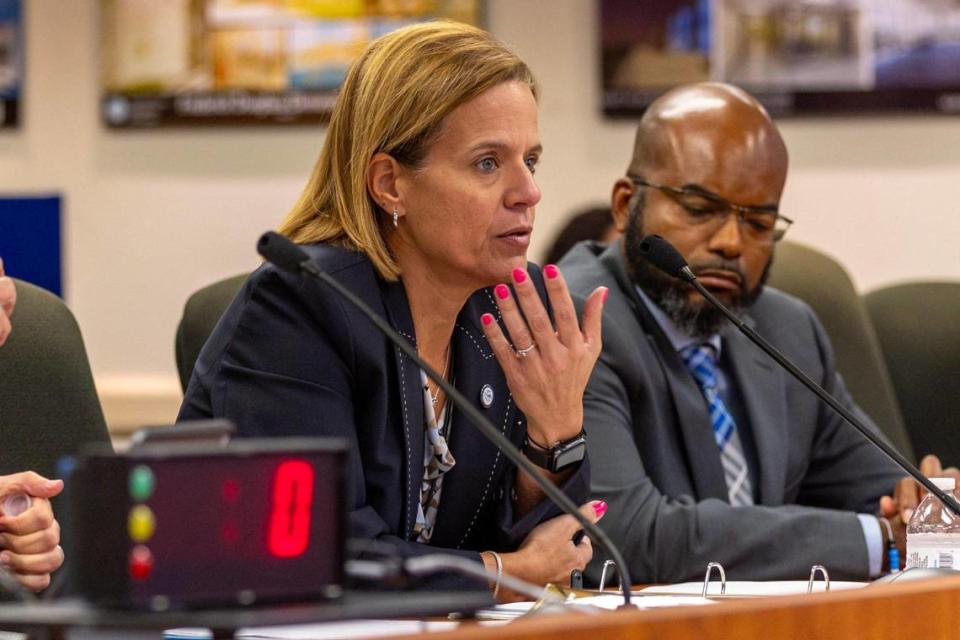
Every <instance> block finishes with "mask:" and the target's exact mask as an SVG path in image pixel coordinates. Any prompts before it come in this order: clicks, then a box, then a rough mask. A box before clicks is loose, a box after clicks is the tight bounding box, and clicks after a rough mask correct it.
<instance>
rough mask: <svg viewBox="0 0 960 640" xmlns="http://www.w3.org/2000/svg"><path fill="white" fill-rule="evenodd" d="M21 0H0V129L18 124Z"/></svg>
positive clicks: (20, 86)
mask: <svg viewBox="0 0 960 640" xmlns="http://www.w3.org/2000/svg"><path fill="white" fill-rule="evenodd" d="M22 10H23V8H22V6H21V0H0V128H4V129H8V128H13V127H18V126H19V125H20V96H21V93H22V91H23V57H24V49H25V48H24V42H23V13H22Z"/></svg>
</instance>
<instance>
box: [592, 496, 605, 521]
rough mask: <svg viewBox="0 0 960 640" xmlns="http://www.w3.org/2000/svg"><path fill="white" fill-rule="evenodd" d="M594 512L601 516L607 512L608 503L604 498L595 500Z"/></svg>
mask: <svg viewBox="0 0 960 640" xmlns="http://www.w3.org/2000/svg"><path fill="white" fill-rule="evenodd" d="M593 512H594V513H595V514H597V517H598V518H599V517H600V516H602V515H603V514H605V513H606V512H607V503H606V502H604V501H603V500H599V501H597V502H594V503H593Z"/></svg>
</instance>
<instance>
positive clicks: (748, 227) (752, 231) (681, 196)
mask: <svg viewBox="0 0 960 640" xmlns="http://www.w3.org/2000/svg"><path fill="white" fill-rule="evenodd" d="M627 177H628V178H630V180H631V181H633V183H634V184H636V185H639V186H641V187H650V188H651V189H656V190H658V191H660V192H662V193H664V194H665V195H667V196H669V197H670V198H671V199H673V200H674V201H675V202H676V203H677V204H679V205H680V206H681V207H682V208H683V210H684V211H685V212H686V213H687V216H688V219H689V220H688V221H689V222H690V223H691V224H695V225H700V224H708V223H710V224H713V225H716V227H717V228H719V227H720V225H722V224H723V221H724V220H726V219H727V214H728V213H730V212H731V211H733V212H734V213H736V214H737V221H738V222H739V223H740V228H741V229H743V230H744V231H745V232H746V233H747V235H748V236H749V237H750V238H752V239H754V240H757V241H758V242H777V241H778V240H780V239H781V238H783V236H784V235H785V234H786V233H787V229H789V228H790V225H792V224H793V220H791V219H790V218H788V217H786V216H783V215H780V213H779V212H778V211H777V207H776V206H775V205H768V206H760V207H751V206H745V205H740V204H734V203H732V202H730V201H729V200H725V199H724V198H721V197H720V196H718V195H716V194H715V193H710V192H709V191H705V190H703V189H698V188H697V187H670V186H667V185H663V184H656V183H653V182H648V181H647V180H645V179H643V178H641V177H640V176H635V175H629V174H628V176H627Z"/></svg>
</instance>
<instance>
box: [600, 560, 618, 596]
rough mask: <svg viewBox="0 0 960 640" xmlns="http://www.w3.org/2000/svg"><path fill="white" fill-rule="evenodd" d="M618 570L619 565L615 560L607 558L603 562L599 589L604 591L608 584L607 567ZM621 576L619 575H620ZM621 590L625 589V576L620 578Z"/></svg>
mask: <svg viewBox="0 0 960 640" xmlns="http://www.w3.org/2000/svg"><path fill="white" fill-rule="evenodd" d="M611 568H612V569H613V570H614V571H616V570H617V565H616V563H615V562H614V561H613V560H607V561H606V562H604V563H603V569H602V570H601V571H600V588H599V591H600V592H601V593H602V592H603V588H604V587H605V586H607V569H611ZM618 577H619V576H618ZM619 582H620V590H621V591H623V578H620V580H619Z"/></svg>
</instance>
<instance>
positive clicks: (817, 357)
mask: <svg viewBox="0 0 960 640" xmlns="http://www.w3.org/2000/svg"><path fill="white" fill-rule="evenodd" d="M786 174H787V150H786V147H785V145H784V143H783V140H782V139H781V137H780V134H779V132H778V131H777V129H776V127H775V126H774V124H773V122H772V121H771V119H770V117H769V116H768V115H767V113H766V111H765V110H764V109H763V107H761V106H760V104H759V103H757V102H756V101H755V100H754V99H753V98H752V97H750V96H749V95H747V94H746V93H745V92H743V91H742V90H740V89H738V88H736V87H732V86H729V85H722V84H712V83H706V84H698V85H691V86H686V87H681V88H679V89H676V90H674V91H672V92H670V93H668V94H666V95H665V96H663V97H662V98H660V99H659V100H657V101H656V102H655V103H654V104H653V105H652V106H651V107H650V108H649V109H648V110H647V112H646V114H645V115H644V117H643V119H642V120H641V122H640V125H639V129H638V131H637V136H636V144H635V147H634V155H633V159H632V161H631V163H630V166H629V169H628V170H627V175H626V177H624V178H621V179H619V180H618V181H617V182H616V184H615V185H614V187H613V195H612V208H613V214H614V219H615V221H616V225H617V229H618V230H620V231H622V232H624V233H625V237H624V239H623V240H622V241H620V242H617V243H615V244H614V245H612V246H611V247H610V248H609V249H606V250H604V248H602V247H598V246H595V245H591V244H588V243H584V244H580V245H578V246H577V247H576V248H574V249H573V251H572V252H571V253H569V254H568V255H567V257H566V258H565V259H564V260H563V261H562V262H561V268H562V270H563V274H564V276H565V277H566V279H567V282H568V283H569V286H570V289H571V291H572V292H573V293H574V297H575V299H577V298H578V297H583V296H584V295H585V294H586V293H589V292H590V291H592V290H593V289H594V288H596V286H597V285H604V286H607V287H609V290H610V296H609V299H608V301H607V306H606V307H605V310H604V321H603V352H602V354H601V356H600V361H599V362H598V363H597V366H596V369H595V370H594V373H593V376H592V378H591V381H590V384H589V385H588V387H587V390H586V392H585V395H584V408H585V413H584V424H585V425H586V431H587V436H588V447H589V452H590V459H591V460H594V461H595V463H594V465H593V470H592V474H593V493H594V495H596V497H598V498H603V499H604V500H606V501H607V503H608V504H609V505H610V506H609V510H608V512H607V515H606V517H604V519H603V521H602V524H603V526H604V528H605V529H606V530H607V531H608V533H609V534H610V535H611V537H612V538H613V540H614V542H616V543H617V544H618V545H619V547H620V549H621V550H622V551H623V554H624V556H625V558H626V560H627V562H628V563H629V564H630V569H631V572H632V573H633V578H634V580H635V581H637V582H641V583H644V582H678V581H684V580H691V579H699V578H700V577H702V576H703V573H704V570H705V567H706V565H707V563H708V562H711V561H716V562H720V563H721V564H722V565H723V566H724V567H725V568H726V571H727V576H728V577H729V578H731V579H740V580H767V579H787V578H806V577H807V576H808V575H809V573H810V567H811V565H814V564H823V565H825V566H826V567H827V568H828V569H829V571H830V575H831V577H833V578H848V579H865V578H868V577H871V576H876V575H878V574H879V573H880V571H881V564H882V562H883V561H884V560H885V559H886V554H885V553H884V548H885V542H886V533H885V531H886V528H885V527H884V528H883V529H881V524H882V523H881V522H880V519H879V518H878V515H875V514H878V513H879V511H880V508H881V498H883V497H884V496H887V494H889V493H891V492H892V491H893V489H894V487H895V485H897V482H898V480H900V479H901V477H902V476H903V473H902V472H901V471H899V469H898V468H897V467H896V466H895V465H894V464H893V463H892V462H890V461H889V460H888V459H887V458H886V457H885V456H884V455H883V454H882V453H880V452H879V451H877V450H876V449H875V448H874V447H873V446H872V445H871V444H869V443H868V442H867V441H866V440H865V439H864V438H863V437H862V436H861V435H860V434H858V433H857V432H856V431H854V430H853V429H852V428H850V427H849V426H847V425H844V424H842V420H841V418H840V417H839V416H838V415H836V414H835V413H834V412H833V411H832V410H830V409H829V408H828V407H826V406H823V405H822V404H821V403H820V401H819V400H818V399H817V398H816V396H814V395H813V394H812V393H810V391H808V390H807V389H806V388H805V387H803V386H801V384H800V383H799V382H797V381H795V380H794V379H793V378H792V377H790V376H789V374H787V373H786V372H785V371H783V370H781V369H780V368H779V366H778V365H777V364H776V363H775V362H774V361H773V360H771V359H770V358H769V357H768V356H766V355H765V354H764V353H763V352H761V351H760V350H759V349H757V348H756V347H755V346H753V345H752V344H751V343H750V342H748V340H747V339H746V338H745V337H743V336H742V335H741V334H740V333H739V332H738V331H737V330H736V329H735V328H734V327H733V326H732V325H730V324H729V323H728V322H726V321H725V319H724V318H723V316H722V315H721V314H720V313H719V312H717V311H716V310H715V309H714V308H713V307H711V306H710V305H708V304H707V303H706V301H705V300H704V299H703V298H702V297H701V296H700V294H698V293H696V292H695V291H694V290H693V289H692V288H691V287H689V286H688V285H686V284H684V283H681V282H680V281H678V280H675V279H673V278H670V277H668V276H666V275H664V274H663V273H661V272H660V271H658V270H656V269H655V268H654V267H652V266H650V265H649V264H648V263H647V262H646V261H645V260H644V259H643V258H642V257H641V256H640V254H639V250H638V245H639V243H640V240H641V238H643V237H644V236H645V235H647V234H652V233H653V234H658V235H660V236H662V237H664V238H665V239H666V240H668V241H669V242H670V243H672V244H673V245H674V246H675V247H676V248H677V249H678V250H679V251H680V253H681V254H683V256H684V258H686V260H687V261H688V263H689V264H690V267H691V268H692V269H693V271H694V272H695V273H696V274H697V276H698V277H699V279H700V281H701V282H702V283H703V285H704V286H705V287H707V288H708V289H709V290H710V291H711V292H712V293H714V294H715V295H716V296H717V297H718V298H720V300H721V301H722V302H723V303H724V304H726V305H728V306H730V307H731V308H733V309H734V310H735V311H737V312H738V313H742V314H744V315H746V317H747V318H748V319H749V320H748V321H749V322H751V323H752V324H753V327H754V328H755V329H756V330H757V331H758V332H759V333H760V334H761V335H763V336H764V337H765V338H767V339H768V340H769V341H770V342H771V343H773V344H774V345H775V346H776V347H777V348H778V349H780V350H781V351H783V352H784V353H785V354H786V356H787V357H788V358H790V359H791V360H793V361H794V362H795V363H797V365H798V366H799V367H800V369H802V370H803V371H805V372H806V373H807V374H808V375H810V376H811V377H812V378H813V379H814V380H815V381H816V382H818V383H819V384H820V385H821V386H823V387H824V388H825V389H826V390H827V391H828V392H829V393H831V394H833V395H834V396H836V397H837V398H838V399H840V401H841V402H842V403H844V404H845V405H846V406H847V407H848V408H849V409H851V410H852V411H854V412H856V413H857V414H858V415H859V416H860V417H861V418H862V419H863V420H864V421H865V422H867V423H868V424H869V423H870V422H869V418H867V417H866V416H865V415H864V414H863V413H862V412H861V411H860V409H858V408H857V407H856V405H855V404H854V402H853V400H852V399H851V398H850V396H849V394H848V393H847V391H846V390H845V388H844V386H843V382H842V381H841V379H840V377H839V376H838V375H837V373H836V371H835V369H834V363H833V355H832V351H831V347H830V343H829V341H828V339H827V336H826V334H825V333H824V331H823V328H822V327H821V326H820V323H819V322H818V320H817V318H816V317H815V315H814V314H813V312H812V311H811V310H810V308H809V307H808V306H807V305H805V304H804V303H802V302H800V301H799V300H797V299H796V298H792V297H790V296H788V295H785V294H783V293H781V292H779V291H775V290H772V289H764V288H763V284H764V281H765V280H766V277H767V273H768V271H769V268H770V264H771V260H772V257H773V251H774V246H775V244H776V242H777V240H779V239H780V238H781V237H782V236H783V234H784V232H785V231H786V229H787V227H789V225H790V224H791V220H790V219H788V218H787V217H786V216H783V215H781V214H780V213H779V202H780V196H781V193H782V191H783V186H784V182H785V180H786ZM937 467H939V463H937ZM927 470H929V471H934V472H935V471H937V469H934V468H933V467H930V466H929V465H928V467H927ZM915 497H916V496H915V492H914V498H915ZM884 511H885V513H886V515H888V516H890V519H891V521H892V522H894V524H895V525H896V526H894V527H893V531H894V532H895V535H896V536H897V538H898V543H899V544H900V546H901V549H902V547H903V538H904V536H903V531H904V527H903V524H902V522H900V518H899V515H898V514H897V508H896V506H895V503H894V502H893V499H892V498H889V497H887V498H884ZM603 560H604V558H599V557H597V558H595V559H594V562H593V564H592V565H591V568H590V571H591V573H592V574H593V577H594V579H596V574H597V573H598V571H597V569H598V566H597V565H598V564H599V563H602V562H603Z"/></svg>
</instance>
